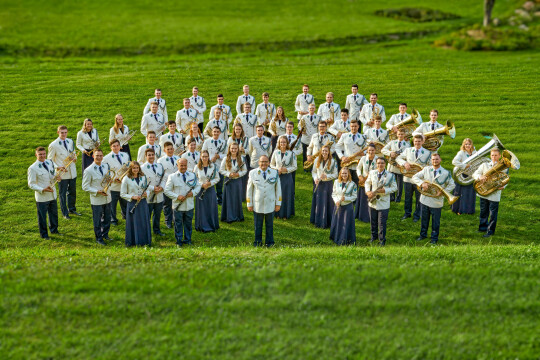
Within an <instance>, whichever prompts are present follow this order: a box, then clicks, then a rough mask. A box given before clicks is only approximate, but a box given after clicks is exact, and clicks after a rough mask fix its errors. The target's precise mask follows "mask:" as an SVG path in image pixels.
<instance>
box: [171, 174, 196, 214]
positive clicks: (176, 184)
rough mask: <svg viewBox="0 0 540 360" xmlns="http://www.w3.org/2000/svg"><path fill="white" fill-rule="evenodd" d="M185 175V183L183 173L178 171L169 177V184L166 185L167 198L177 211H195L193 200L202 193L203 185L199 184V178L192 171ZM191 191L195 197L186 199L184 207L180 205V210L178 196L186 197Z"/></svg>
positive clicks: (183, 203)
mask: <svg viewBox="0 0 540 360" xmlns="http://www.w3.org/2000/svg"><path fill="white" fill-rule="evenodd" d="M184 174H185V179H186V180H185V181H184V177H183V176H182V173H181V172H180V171H177V172H175V173H173V174H171V176H169V178H168V179H167V184H166V185H165V196H167V197H169V198H170V199H172V208H173V209H174V210H175V211H189V210H193V207H194V206H193V204H194V201H193V199H194V198H195V196H197V194H199V192H200V191H201V184H200V183H199V180H197V176H195V174H194V173H193V172H191V171H186V172H185V173H184ZM190 191H191V192H192V193H193V197H188V198H187V199H185V200H184V202H182V205H180V208H178V205H179V204H180V200H178V196H180V195H182V196H186V195H187V194H188V193H189V192H190ZM177 208H178V210H177Z"/></svg>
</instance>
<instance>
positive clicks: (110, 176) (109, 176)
mask: <svg viewBox="0 0 540 360" xmlns="http://www.w3.org/2000/svg"><path fill="white" fill-rule="evenodd" d="M114 176H115V172H114V170H112V169H110V170H109V171H107V172H106V173H105V175H103V179H101V187H102V188H103V190H102V191H103V192H104V193H106V192H107V190H109V187H110V186H111V185H112V183H113V181H114Z"/></svg>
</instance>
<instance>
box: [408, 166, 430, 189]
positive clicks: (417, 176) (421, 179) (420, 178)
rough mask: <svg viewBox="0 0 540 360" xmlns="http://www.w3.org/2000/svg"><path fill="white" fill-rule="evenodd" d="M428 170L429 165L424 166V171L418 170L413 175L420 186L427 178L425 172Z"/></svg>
mask: <svg viewBox="0 0 540 360" xmlns="http://www.w3.org/2000/svg"><path fill="white" fill-rule="evenodd" d="M426 171H427V167H425V168H423V169H422V171H419V172H417V173H416V174H414V175H413V177H412V178H411V180H412V182H413V183H414V184H416V185H418V186H420V185H422V183H423V182H424V178H425V172H426Z"/></svg>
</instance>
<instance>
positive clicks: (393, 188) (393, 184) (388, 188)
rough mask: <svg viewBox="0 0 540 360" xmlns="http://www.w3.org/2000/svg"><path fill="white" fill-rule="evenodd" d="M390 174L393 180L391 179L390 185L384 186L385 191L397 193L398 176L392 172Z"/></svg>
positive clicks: (386, 192)
mask: <svg viewBox="0 0 540 360" xmlns="http://www.w3.org/2000/svg"><path fill="white" fill-rule="evenodd" d="M390 174H391V175H392V181H390V184H389V186H385V187H384V193H385V194H392V193H395V192H396V191H397V182H396V177H395V176H394V174H392V173H390Z"/></svg>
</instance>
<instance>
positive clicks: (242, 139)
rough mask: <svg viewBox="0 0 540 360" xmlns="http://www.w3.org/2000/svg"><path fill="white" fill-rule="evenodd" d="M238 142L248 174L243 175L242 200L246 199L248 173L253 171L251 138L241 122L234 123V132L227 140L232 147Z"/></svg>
mask: <svg viewBox="0 0 540 360" xmlns="http://www.w3.org/2000/svg"><path fill="white" fill-rule="evenodd" d="M233 142H234V143H236V144H238V151H239V152H240V155H242V156H243V161H244V163H245V165H246V176H242V189H244V190H243V192H242V201H246V191H247V181H248V177H249V176H248V174H249V172H250V171H251V158H250V156H249V138H248V137H247V136H246V135H245V133H244V129H243V128H242V125H241V124H238V123H237V124H234V127H233V134H232V136H231V137H230V138H229V140H227V147H228V148H230V146H231V144H232V143H233Z"/></svg>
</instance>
